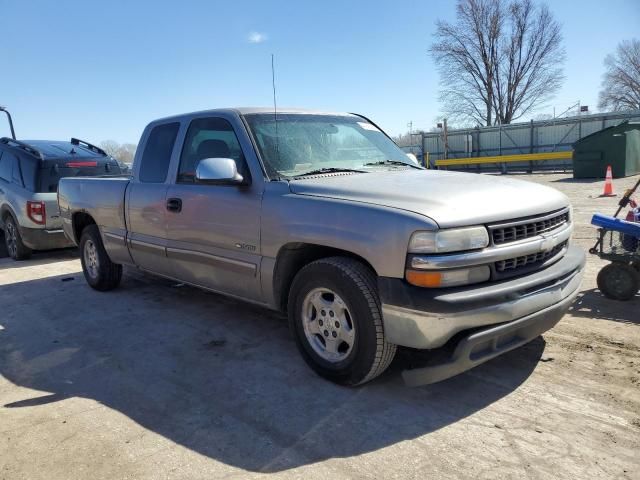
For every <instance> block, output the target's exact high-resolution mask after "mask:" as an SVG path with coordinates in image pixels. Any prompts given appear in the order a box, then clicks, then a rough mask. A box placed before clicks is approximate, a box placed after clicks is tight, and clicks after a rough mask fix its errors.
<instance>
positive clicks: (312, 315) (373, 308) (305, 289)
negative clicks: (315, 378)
mask: <svg viewBox="0 0 640 480" xmlns="http://www.w3.org/2000/svg"><path fill="white" fill-rule="evenodd" d="M288 310H289V324H290V327H291V330H292V332H293V334H294V336H295V339H296V344H297V346H298V349H299V350H300V353H301V354H302V357H303V358H304V360H305V361H306V362H307V364H308V365H309V366H310V367H311V368H312V369H313V370H315V371H316V373H318V374H319V375H321V376H322V377H324V378H326V379H328V380H331V381H332V382H335V383H338V384H341V385H358V384H362V383H365V382H368V381H369V380H372V379H373V378H375V377H377V376H378V375H380V374H381V373H382V372H384V371H385V370H386V368H387V367H388V366H389V364H390V363H391V360H393V357H394V355H395V352H396V346H395V345H394V344H391V343H389V342H387V341H386V339H385V337H384V330H383V325H382V314H381V311H380V300H379V299H378V293H377V288H376V279H375V275H374V274H373V272H371V270H370V269H369V268H367V267H366V266H365V265H363V264H362V263H360V262H358V261H356V260H353V259H350V258H344V257H330V258H325V259H320V260H317V261H315V262H312V263H310V264H309V265H307V266H305V267H304V268H302V269H301V270H300V272H298V274H297V275H296V277H295V279H294V281H293V285H292V286H291V290H290V293H289V304H288Z"/></svg>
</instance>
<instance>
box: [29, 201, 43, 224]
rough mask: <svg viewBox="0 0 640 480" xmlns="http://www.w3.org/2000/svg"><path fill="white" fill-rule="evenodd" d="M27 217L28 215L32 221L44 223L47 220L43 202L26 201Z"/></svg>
mask: <svg viewBox="0 0 640 480" xmlns="http://www.w3.org/2000/svg"><path fill="white" fill-rule="evenodd" d="M27 217H29V218H30V219H31V221H32V222H33V223H37V224H38V225H44V224H45V223H46V221H47V212H46V209H45V207H44V202H27Z"/></svg>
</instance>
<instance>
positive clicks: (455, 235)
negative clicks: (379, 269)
mask: <svg viewBox="0 0 640 480" xmlns="http://www.w3.org/2000/svg"><path fill="white" fill-rule="evenodd" d="M487 245H489V233H488V232H487V229H486V228H485V227H466V228H451V229H446V230H436V231H434V232H415V233H414V234H413V235H411V240H410V241H409V253H444V252H460V251H464V250H475V249H478V248H484V247H486V246H487Z"/></svg>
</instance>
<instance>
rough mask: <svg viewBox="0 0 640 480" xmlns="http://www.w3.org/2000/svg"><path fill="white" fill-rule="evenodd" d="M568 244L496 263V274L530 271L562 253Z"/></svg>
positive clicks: (564, 243) (563, 243)
mask: <svg viewBox="0 0 640 480" xmlns="http://www.w3.org/2000/svg"><path fill="white" fill-rule="evenodd" d="M567 243H568V242H562V243H560V244H559V245H556V246H555V247H554V248H552V249H551V250H549V251H548V252H537V253H530V254H529V255H523V256H522V257H515V258H508V259H506V260H500V261H498V262H495V268H496V272H498V273H503V272H507V271H509V272H514V271H517V270H518V269H524V268H527V269H529V268H531V267H534V266H536V265H537V264H541V263H543V262H544V261H545V260H548V259H550V258H552V257H554V256H555V255H557V254H558V253H560V252H561V251H562V249H563V248H564V247H566V246H567Z"/></svg>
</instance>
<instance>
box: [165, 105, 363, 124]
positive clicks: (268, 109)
mask: <svg viewBox="0 0 640 480" xmlns="http://www.w3.org/2000/svg"><path fill="white" fill-rule="evenodd" d="M273 112H274V111H273V107H229V108H214V109H210V110H200V111H196V112H187V113H181V114H178V115H170V116H168V117H163V118H159V119H157V120H155V121H154V122H153V123H156V122H165V121H167V120H178V119H181V118H183V117H187V116H190V115H201V114H212V115H216V114H221V113H227V114H229V113H238V114H240V115H250V114H252V113H273ZM278 113H301V114H308V115H333V116H344V117H354V116H355V115H354V114H352V113H346V112H330V111H326V110H313V109H308V108H295V107H293V108H292V107H278Z"/></svg>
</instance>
